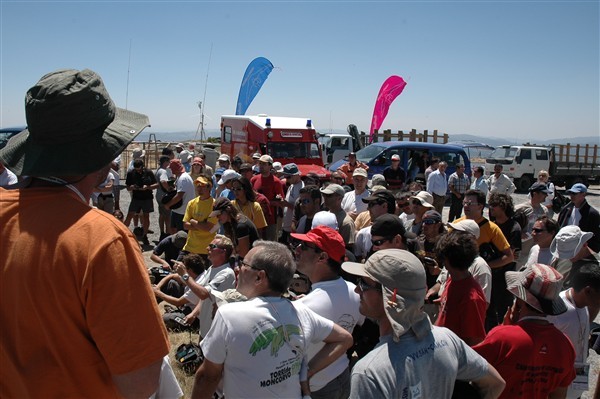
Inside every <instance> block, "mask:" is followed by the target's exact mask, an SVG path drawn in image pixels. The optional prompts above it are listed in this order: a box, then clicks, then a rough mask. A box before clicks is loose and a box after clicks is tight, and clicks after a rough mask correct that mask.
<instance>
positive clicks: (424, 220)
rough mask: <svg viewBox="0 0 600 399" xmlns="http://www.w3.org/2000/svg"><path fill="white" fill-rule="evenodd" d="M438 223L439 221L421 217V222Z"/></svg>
mask: <svg viewBox="0 0 600 399" xmlns="http://www.w3.org/2000/svg"><path fill="white" fill-rule="evenodd" d="M436 223H439V221H437V220H434V219H423V224H436Z"/></svg>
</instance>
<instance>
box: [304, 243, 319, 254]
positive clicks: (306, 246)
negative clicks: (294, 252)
mask: <svg viewBox="0 0 600 399" xmlns="http://www.w3.org/2000/svg"><path fill="white" fill-rule="evenodd" d="M300 249H301V250H303V251H308V250H309V249H312V250H313V251H315V252H316V253H321V252H323V251H322V250H321V248H317V247H313V246H312V245H308V244H307V243H306V242H304V241H302V242H301V243H300Z"/></svg>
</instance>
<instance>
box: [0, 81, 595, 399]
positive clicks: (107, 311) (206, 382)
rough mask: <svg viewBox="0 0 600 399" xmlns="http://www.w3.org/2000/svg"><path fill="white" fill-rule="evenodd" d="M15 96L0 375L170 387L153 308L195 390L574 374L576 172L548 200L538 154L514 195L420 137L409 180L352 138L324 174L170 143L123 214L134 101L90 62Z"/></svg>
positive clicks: (583, 246)
mask: <svg viewBox="0 0 600 399" xmlns="http://www.w3.org/2000/svg"><path fill="white" fill-rule="evenodd" d="M26 115H27V122H28V126H29V127H28V129H27V130H25V131H24V132H22V133H20V134H19V135H17V136H15V138H13V139H11V141H9V143H8V145H7V146H6V147H5V148H4V149H2V150H0V161H1V163H2V164H3V165H5V166H6V168H5V170H6V171H11V173H14V175H15V176H16V177H17V180H18V182H13V183H11V185H10V187H9V188H10V189H3V188H0V194H1V195H0V203H1V205H2V206H1V207H0V222H1V223H2V226H3V228H2V229H3V237H4V240H3V244H2V245H3V248H4V251H3V253H4V254H5V255H4V256H3V257H2V259H1V260H0V266H1V268H2V276H3V278H2V303H1V304H0V320H1V321H2V324H3V334H2V337H1V338H0V347H1V353H2V355H1V359H0V361H1V367H0V373H1V375H2V383H1V384H0V396H2V397H24V396H38V397H40V396H79V397H87V396H100V397H114V396H124V397H157V398H160V397H177V396H180V395H181V389H180V388H179V386H178V384H177V381H176V380H175V379H174V377H173V373H172V370H171V369H170V365H169V357H168V353H169V347H168V339H167V330H193V331H197V332H198V333H199V335H200V347H201V350H202V354H203V362H202V363H201V365H200V366H199V368H198V370H197V372H196V373H195V379H194V386H193V391H192V397H194V398H214V397H226V398H238V397H256V398H266V397H273V398H292V397H294V398H300V397H312V398H348V397H351V398H363V397H406V398H450V397H453V396H454V397H472V395H477V394H478V395H480V396H479V397H485V398H496V397H502V398H547V397H552V398H564V397H570V398H571V397H572V398H577V397H579V396H580V395H581V393H582V392H583V391H585V390H587V387H588V385H587V384H588V376H589V371H588V365H587V357H588V353H589V349H590V342H591V344H592V346H594V342H593V341H591V330H590V328H591V327H590V326H591V325H592V322H593V320H594V319H595V317H596V316H597V314H598V311H599V310H600V263H599V259H600V258H599V256H598V252H600V214H599V213H598V211H597V210H596V209H594V208H593V207H591V206H590V205H589V204H588V203H587V201H586V199H585V197H586V194H587V187H586V186H585V185H583V184H580V183H578V184H575V185H573V186H572V187H570V188H569V189H568V190H567V191H566V193H567V194H568V195H569V197H570V199H571V202H570V203H569V204H568V205H566V206H564V207H563V208H562V209H560V210H559V212H557V213H556V214H555V213H553V212H551V210H549V208H548V207H549V206H550V207H551V206H552V201H551V200H552V198H551V196H552V195H554V193H555V187H554V186H553V185H552V183H551V182H550V180H551V177H550V176H549V175H548V173H547V172H546V171H540V172H539V180H538V181H537V182H535V183H534V184H533V185H532V186H531V187H530V189H529V194H530V196H529V199H528V201H527V202H525V203H523V204H519V205H517V206H515V205H514V203H513V198H512V197H511V195H512V194H513V192H514V190H515V187H514V185H513V183H512V181H511V180H510V178H508V177H507V176H506V175H505V174H503V172H502V165H496V166H495V167H494V173H492V174H491V175H490V176H489V177H486V176H485V171H484V170H483V169H482V168H480V167H478V168H475V169H474V173H473V176H472V177H471V176H469V175H468V174H467V173H466V171H465V168H464V165H461V164H459V165H456V172H455V173H452V174H451V175H450V176H446V173H445V172H446V168H447V164H446V163H445V162H440V160H438V159H435V158H433V159H428V160H425V159H419V161H422V162H423V165H422V166H421V167H420V169H423V172H424V176H425V180H424V181H422V182H419V181H418V179H417V172H418V170H419V168H416V169H414V170H413V169H411V170H410V171H409V174H408V178H407V174H406V173H405V172H404V170H402V168H401V167H400V166H399V159H395V158H393V157H392V159H391V163H392V164H391V166H390V167H389V168H388V169H386V170H385V171H384V172H383V174H382V175H373V176H371V178H370V179H369V171H368V166H367V165H365V164H362V163H361V162H360V161H358V160H357V159H356V155H355V154H350V156H349V159H348V162H347V163H345V164H344V165H343V166H342V167H341V168H340V169H339V170H338V171H335V172H334V173H332V175H331V179H330V180H329V181H324V180H323V177H322V176H317V175H311V174H309V175H306V176H303V175H302V174H301V172H300V170H299V168H298V166H297V165H296V164H294V163H288V164H284V165H281V164H278V163H277V162H274V161H273V158H272V157H271V156H270V155H268V154H261V153H255V154H247V155H246V156H245V158H246V160H247V162H245V161H244V159H242V158H241V157H234V158H233V159H231V157H230V156H229V155H227V154H221V155H220V156H219V158H218V160H217V164H215V165H207V164H206V157H205V156H204V154H202V152H201V151H199V152H196V151H195V149H194V148H189V147H187V148H186V146H184V145H183V144H182V143H180V144H177V145H176V146H175V147H174V149H171V148H169V147H167V148H165V149H164V150H163V153H162V155H161V157H160V158H159V162H158V168H157V170H150V169H148V168H147V167H146V162H145V152H144V151H143V150H142V149H140V148H135V149H134V150H133V151H132V160H131V162H130V164H129V165H128V167H127V172H126V179H125V184H124V186H125V188H126V190H127V191H129V193H130V195H131V201H130V205H129V207H128V209H127V210H126V213H125V215H123V213H122V212H121V209H120V201H119V199H120V197H119V196H120V189H119V187H120V186H121V183H120V181H119V168H120V153H121V152H122V151H123V150H124V149H125V148H126V147H127V145H128V144H129V143H130V142H131V141H133V139H134V138H135V136H136V135H137V134H139V132H140V131H141V130H143V129H144V128H145V127H146V126H147V125H148V119H147V117H146V116H144V115H141V114H137V113H134V112H131V111H126V110H122V109H120V108H117V107H116V106H115V105H114V103H113V102H112V100H111V99H110V96H109V95H108V93H107V92H106V89H105V88H104V85H103V83H102V81H101V79H100V77H99V76H98V75H97V74H96V73H94V72H93V71H89V70H84V71H75V70H63V71H56V72H53V73H51V74H48V75H46V76H44V77H43V78H42V79H41V80H40V81H39V82H38V83H37V84H36V85H35V86H34V87H32V88H31V89H30V90H29V91H28V94H27V100H26ZM59 126H60V129H59V128H58V127H59ZM82 146H83V147H85V148H82ZM86 146H87V147H86ZM74 149H77V151H74ZM61 154H64V155H65V156H66V155H67V154H70V156H71V160H70V162H64V159H63V158H62V157H61V156H60V155H61ZM425 162H427V164H425ZM415 163H416V162H415ZM425 168H426V169H425ZM11 179H12V178H11ZM549 197H550V198H549ZM90 205H91V206H90ZM155 208H157V210H158V213H159V229H160V239H159V241H158V243H157V244H156V246H155V247H154V248H152V255H151V260H152V262H154V263H155V264H156V268H158V269H159V270H158V272H157V273H156V274H153V275H152V280H151V279H150V275H149V272H148V268H147V265H146V264H145V262H144V260H143V257H142V254H141V251H140V242H141V244H142V245H143V246H150V242H149V240H148V234H149V232H150V231H151V229H150V214H151V213H152V212H154V211H155ZM445 208H448V211H449V212H448V216H447V217H445V216H444V209H445ZM463 213H464V215H463ZM132 222H133V225H134V228H133V232H132V231H130V228H131V224H132ZM150 274H152V273H150ZM16 299H17V300H16ZM163 301H164V302H166V303H167V304H168V306H165V309H166V310H165V312H164V313H163V314H162V315H161V314H160V311H159V308H158V306H157V304H158V303H159V302H163ZM232 302H235V303H232ZM161 316H162V317H161ZM598 344H600V343H596V345H598ZM595 349H598V347H596V348H595Z"/></svg>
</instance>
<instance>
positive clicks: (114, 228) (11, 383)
mask: <svg viewBox="0 0 600 399" xmlns="http://www.w3.org/2000/svg"><path fill="white" fill-rule="evenodd" d="M0 226H2V239H1V240H0V271H1V273H2V278H1V280H0V281H1V282H0V324H1V325H2V334H0V397H38V398H40V397H91V396H93V397H103V398H107V397H117V396H119V395H118V392H117V389H116V386H115V385H114V384H113V382H112V375H115V374H125V373H129V372H132V371H135V370H139V369H141V368H144V367H147V366H149V365H151V364H152V363H154V362H157V361H159V360H160V359H161V358H162V357H164V356H165V355H166V354H167V353H168V351H169V343H168V339H167V334H166V331H165V327H164V324H163V321H162V318H161V316H160V313H159V311H158V307H157V304H156V300H155V298H154V295H153V293H152V290H151V287H150V283H149V279H148V273H147V269H146V267H145V264H144V260H143V257H142V254H141V252H140V249H139V246H138V244H137V242H136V241H135V239H134V237H133V235H132V234H131V233H130V232H129V230H128V229H127V228H126V227H125V226H124V225H123V224H122V223H121V222H119V221H118V220H117V219H115V218H114V217H113V216H112V215H109V214H108V213H105V212H103V211H99V210H97V209H92V208H90V207H89V206H88V205H86V204H84V203H83V202H82V201H81V200H80V199H79V197H77V196H76V195H75V194H74V193H72V192H71V191H70V190H68V189H67V188H64V189H61V188H56V187H53V188H28V189H23V190H11V191H7V190H4V189H1V188H0Z"/></svg>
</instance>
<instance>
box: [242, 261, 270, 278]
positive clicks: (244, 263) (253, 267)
mask: <svg viewBox="0 0 600 399" xmlns="http://www.w3.org/2000/svg"><path fill="white" fill-rule="evenodd" d="M242 266H246V267H249V268H250V269H253V270H256V271H260V270H262V271H263V272H265V275H266V276H267V277H269V274H268V273H267V271H266V270H265V269H261V268H260V267H256V266H252V265H251V264H250V263H248V262H245V261H242Z"/></svg>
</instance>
